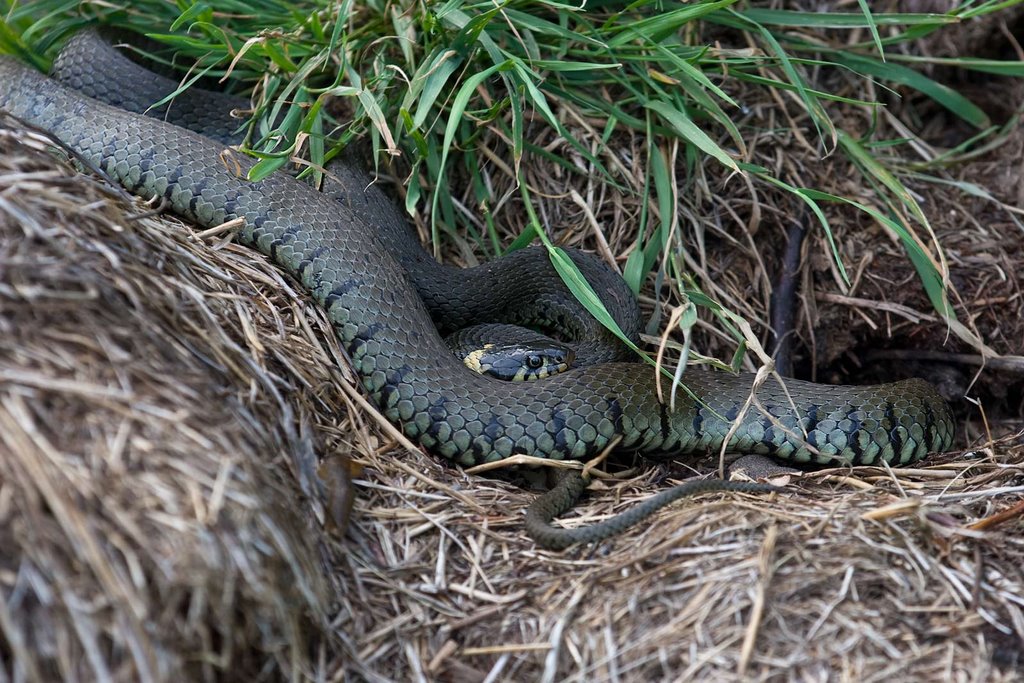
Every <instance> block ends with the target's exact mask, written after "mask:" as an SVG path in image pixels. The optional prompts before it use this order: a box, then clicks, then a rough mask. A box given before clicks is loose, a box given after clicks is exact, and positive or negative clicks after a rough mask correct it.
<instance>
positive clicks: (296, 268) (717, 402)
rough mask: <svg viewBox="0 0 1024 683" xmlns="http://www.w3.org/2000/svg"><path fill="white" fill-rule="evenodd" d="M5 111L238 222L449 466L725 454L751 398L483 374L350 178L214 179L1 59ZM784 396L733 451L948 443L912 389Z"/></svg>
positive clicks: (928, 403)
mask: <svg viewBox="0 0 1024 683" xmlns="http://www.w3.org/2000/svg"><path fill="white" fill-rule="evenodd" d="M111 78H115V76H114V75H111ZM0 107H2V108H4V109H6V110H8V111H9V112H11V113H12V114H14V115H16V116H18V117H20V118H22V119H23V120H26V121H28V122H29V123H32V124H34V125H37V126H39V127H41V128H43V129H46V130H48V131H50V132H51V133H52V134H53V135H54V136H55V137H56V138H58V139H59V140H61V142H63V143H64V144H66V145H67V146H68V147H70V148H72V149H74V150H75V151H76V152H77V153H79V154H81V155H82V156H83V157H84V158H85V159H86V160H88V161H89V162H90V163H93V164H95V165H96V166H98V167H101V168H104V169H105V170H106V171H107V172H108V173H109V174H110V176H111V177H113V178H114V179H116V180H117V181H118V182H120V183H121V184H123V185H124V186H125V187H127V188H129V189H130V190H131V191H133V192H135V193H137V194H138V195H140V196H142V197H144V198H149V197H152V196H154V195H158V196H161V197H163V198H164V199H166V200H167V201H168V203H169V205H170V207H171V208H172V209H173V210H174V211H175V212H176V213H178V214H180V215H181V216H183V217H185V218H187V219H189V220H192V221H195V222H196V223H198V224H199V225H201V226H204V227H212V226H214V225H218V224H220V223H222V222H225V221H228V220H232V219H236V218H241V219H243V220H244V227H243V228H242V229H241V231H240V233H239V237H238V239H239V240H240V241H241V242H242V243H244V244H247V245H249V246H252V247H254V248H255V249H257V250H259V251H261V252H263V253H264V254H267V255H269V256H270V257H271V258H272V259H273V260H274V261H275V262H276V263H277V264H278V265H280V266H281V267H282V268H284V269H285V270H287V271H288V272H290V273H291V274H292V275H294V276H295V277H296V278H298V280H299V281H300V282H301V283H302V284H303V285H304V286H305V287H306V288H307V289H308V290H309V291H310V292H311V294H312V295H313V297H314V298H315V300H316V301H317V302H318V303H319V304H320V305H322V306H324V308H325V309H326V310H327V312H328V315H329V317H330V320H331V321H332V324H333V325H334V327H335V329H336V331H337V334H338V335H339V337H340V339H341V341H342V342H343V344H344V346H345V348H346V350H347V352H348V353H349V354H350V356H351V359H352V363H353V366H354V368H355V370H356V372H357V374H358V376H359V378H360V381H361V382H362V385H363V387H364V388H365V390H366V392H367V393H368V395H369V396H370V398H371V400H373V402H374V403H375V404H376V405H378V406H379V407H380V409H381V410H382V412H383V413H384V415H385V416H386V417H387V418H388V419H389V420H390V421H392V422H394V423H395V424H397V425H398V426H399V427H400V428H401V429H402V430H403V431H404V433H405V434H406V435H408V436H409V437H410V438H412V439H414V440H417V441H418V442H419V443H420V444H422V445H423V446H424V447H426V448H427V449H429V450H431V451H433V452H435V453H438V454H440V455H442V456H444V457H446V458H449V459H451V460H454V461H457V462H459V463H462V464H475V463H480V462H485V461H490V460H496V459H500V458H505V457H507V456H509V455H511V454H513V453H529V454H533V455H541V456H546V457H550V458H585V457H589V456H592V455H594V454H596V453H598V452H599V451H600V450H601V449H603V448H604V447H605V446H606V445H607V444H608V443H609V442H611V441H612V439H614V438H616V437H618V436H621V437H622V442H621V447H622V448H625V449H633V450H637V451H640V452H642V453H644V454H648V455H658V454H664V453H666V451H668V452H669V453H670V454H672V455H677V454H685V453H691V452H705V451H707V450H710V449H717V448H718V447H719V446H720V445H721V444H722V441H723V440H724V438H725V437H726V434H727V432H728V431H729V429H730V427H731V424H730V423H729V421H728V420H729V418H730V416H732V417H735V416H736V415H738V413H739V409H740V406H741V405H742V403H743V401H744V400H745V399H746V398H747V396H748V394H749V392H750V390H751V384H752V379H753V376H752V375H726V374H723V373H688V374H687V375H686V382H687V385H688V386H689V388H690V389H691V390H692V391H693V392H694V394H696V395H697V396H698V397H700V398H701V399H702V401H703V403H704V404H703V405H701V404H699V403H697V402H695V401H693V399H692V398H690V397H689V396H686V395H680V396H679V397H678V398H677V407H676V410H675V412H674V413H673V412H669V411H667V410H666V408H665V407H664V406H662V405H660V404H659V403H658V401H657V399H656V392H655V386H654V377H653V374H652V373H650V372H648V371H647V370H646V369H645V368H642V367H638V366H637V365H636V364H634V363H626V362H607V363H599V364H596V365H590V366H588V367H583V368H579V369H575V370H570V371H568V372H565V373H562V374H559V375H556V376H554V377H550V378H547V379H545V380H544V381H541V382H529V383H497V382H494V381H492V380H489V379H487V378H484V377H480V376H478V375H476V374H475V373H473V372H472V371H470V370H469V369H467V368H466V367H464V366H463V365H462V364H461V363H459V362H458V360H457V359H455V358H454V357H453V356H452V354H451V353H450V352H449V351H448V349H447V348H446V346H445V345H444V342H443V340H442V338H441V335H440V334H439V332H438V330H437V329H436V328H435V325H434V323H433V322H432V319H431V312H434V311H435V310H444V309H446V308H447V307H450V306H449V303H450V302H449V297H450V295H451V292H452V291H454V290H455V289H456V287H455V286H454V284H453V283H454V282H455V280H451V281H444V282H442V283H440V285H439V286H437V287H435V288H433V289H430V288H428V291H426V292H424V291H422V290H419V289H418V288H417V287H414V286H413V285H412V284H411V282H410V281H411V280H412V279H414V278H415V272H414V271H415V268H414V267H413V266H411V265H410V263H414V262H416V260H417V259H421V258H422V250H421V249H420V247H419V244H418V243H417V242H416V240H415V237H414V236H413V235H412V233H411V232H410V231H409V230H408V229H407V228H406V226H404V225H395V224H394V223H395V220H394V216H395V210H394V209H393V207H392V208H386V207H385V206H384V205H383V204H381V202H380V201H379V200H377V199H374V197H376V195H373V194H372V193H373V192H377V193H378V194H379V191H378V190H376V189H375V188H373V189H372V190H371V191H367V190H366V185H365V184H363V182H362V181H361V180H360V179H359V178H358V177H355V178H353V177H348V178H343V181H344V182H345V188H344V192H343V194H344V195H345V196H346V198H347V202H346V203H340V202H336V201H334V200H333V199H332V198H330V197H328V196H325V195H324V194H322V193H319V192H317V191H315V190H313V189H312V188H311V187H309V186H308V185H306V184H304V183H302V182H299V181H296V180H294V179H293V178H291V177H289V176H287V175H284V174H275V175H272V176H270V177H268V178H266V179H264V180H262V181H259V182H249V181H247V180H245V179H244V178H240V177H238V176H236V175H235V173H234V172H232V169H228V168H226V167H225V164H224V163H223V161H222V159H221V157H220V153H221V151H222V149H223V147H222V146H220V145H218V144H215V143H213V142H211V140H210V139H209V138H205V137H202V136H200V135H198V134H196V133H193V132H190V131H186V130H183V129H181V128H178V127H177V126H174V125H172V124H170V123H166V122H163V121H158V120H154V119H150V118H145V117H142V116H139V115H136V114H132V113H128V112H125V111H123V110H120V109H117V108H114V107H110V106H106V105H103V104H100V103H98V102H96V101H94V100H91V99H88V98H87V97H84V96H83V95H81V94H79V93H77V92H75V91H72V90H69V89H67V88H65V87H63V86H61V85H59V84H57V83H55V82H54V81H52V80H50V79H49V78H46V77H45V76H43V75H41V74H39V73H37V72H35V71H33V70H31V69H29V68H28V67H25V66H23V65H21V64H20V63H18V62H17V61H15V60H13V59H11V58H8V57H3V58H0ZM233 162H237V164H238V165H239V167H240V168H241V171H242V173H245V172H247V171H248V170H249V169H250V168H251V166H252V162H251V161H250V160H249V159H248V158H246V157H243V156H242V155H238V154H235V155H234V156H233ZM371 195H372V196H371ZM363 199H365V201H362V200H363ZM361 202H362V203H361ZM356 205H359V206H361V208H360V209H358V210H354V209H353V208H352V207H353V206H356ZM520 253H521V252H517V253H516V254H513V255H511V256H510V257H508V258H507V259H505V260H503V262H502V265H500V266H489V264H484V266H481V267H480V269H474V270H477V271H478V275H476V276H478V277H479V278H480V279H479V280H477V281H475V283H474V284H473V285H471V287H470V288H471V289H475V290H483V289H486V288H487V287H485V285H487V284H489V282H490V278H491V277H492V276H491V275H490V273H493V272H494V271H495V270H496V269H498V268H502V269H504V268H509V267H511V266H510V264H512V265H514V264H515V262H516V259H520V260H522V261H526V260H528V257H525V256H521V255H517V254H520ZM531 258H532V257H531ZM574 259H575V257H574ZM584 260H585V259H584ZM585 267H586V264H583V265H581V268H585ZM448 270H449V271H450V270H453V269H448ZM446 272H447V271H446ZM431 277H432V276H431ZM439 277H440V276H439ZM445 277H448V275H445ZM452 277H454V275H453V276H452ZM523 277H524V278H527V279H523V280H521V281H519V282H515V283H513V284H512V285H508V286H509V287H512V288H513V289H514V290H522V289H523V288H525V287H530V286H533V285H532V283H531V281H529V279H528V278H530V277H531V274H530V273H527V274H526V275H524V276H523ZM587 277H588V278H590V273H589V272H587ZM501 286H503V285H495V287H498V288H500V287H501ZM620 289H621V288H620ZM513 293H515V294H517V295H521V292H519V291H515V292H513ZM609 296H611V297H612V298H613V299H614V297H615V295H609ZM606 304H607V301H606ZM467 305H468V306H469V307H470V308H473V306H474V304H473V302H470V303H469V304H467ZM488 305H491V304H488ZM617 314H618V315H624V316H626V317H631V316H634V315H637V314H635V313H632V312H629V311H622V310H620V311H619V312H618V313H617ZM454 315H455V316H456V317H458V316H459V315H462V312H460V311H455V312H454ZM467 315H468V313H467ZM786 388H787V389H788V393H789V396H787V394H786V393H785V392H784V391H783V388H782V387H781V386H779V385H778V383H777V381H776V380H774V379H770V380H769V381H768V382H767V383H766V384H765V385H764V386H762V387H761V388H760V389H759V390H758V397H759V398H760V400H761V402H762V404H764V405H772V406H774V408H773V410H772V411H771V412H772V414H773V415H774V417H775V420H777V422H778V423H779V425H781V427H783V429H779V428H777V427H776V426H775V425H774V424H771V425H770V426H765V422H764V420H763V419H762V417H761V416H760V415H759V414H758V412H757V410H756V409H751V410H749V411H748V412H747V414H746V416H745V417H744V419H743V422H742V423H741V425H740V427H739V429H738V430H737V431H736V432H735V434H734V435H733V436H732V438H731V440H730V442H729V444H728V447H729V449H731V450H733V451H736V452H746V453H760V454H766V455H773V456H776V457H779V458H783V459H788V460H793V461H797V462H812V461H813V462H823V463H834V462H836V461H840V462H849V463H871V462H877V461H879V460H886V461H888V462H891V463H893V464H903V463H907V462H911V461H913V460H916V459H918V458H920V457H922V456H923V455H925V454H926V453H927V452H929V451H933V450H934V451H939V450H945V449H947V448H948V447H949V446H950V444H951V441H952V436H953V422H952V415H951V413H950V411H949V407H948V406H947V405H946V403H945V401H944V400H943V399H942V398H941V397H940V396H939V395H938V393H937V392H936V391H935V389H934V388H933V387H931V386H930V385H929V384H927V383H926V382H923V381H921V380H905V381H901V382H895V383H891V384H883V385H876V386H864V387H848V386H827V385H818V384H811V383H807V382H799V381H796V380H790V381H787V382H786ZM790 396H791V397H792V400H793V402H794V404H795V406H796V410H795V411H794V409H793V408H792V407H791V404H790V399H789V397H790ZM783 406H784V407H783ZM812 408H813V410H812ZM810 413H813V415H814V417H813V418H812V417H811V416H810ZM722 417H725V418H726V419H724V420H723V419H722ZM855 425H856V429H853V428H852V427H853V426H855ZM803 429H806V431H807V438H806V442H805V440H804V439H803V438H801V436H800V433H801V431H802V430H803ZM808 443H813V444H816V446H817V452H815V451H814V450H812V449H810V448H808Z"/></svg>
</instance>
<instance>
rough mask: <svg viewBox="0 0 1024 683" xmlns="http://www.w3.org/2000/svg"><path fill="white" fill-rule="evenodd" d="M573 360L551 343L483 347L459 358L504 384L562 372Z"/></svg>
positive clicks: (566, 349)
mask: <svg viewBox="0 0 1024 683" xmlns="http://www.w3.org/2000/svg"><path fill="white" fill-rule="evenodd" d="M575 360H576V354H575V352H574V351H573V350H572V349H571V348H569V347H568V346H563V345H561V344H558V343H557V342H554V341H551V342H550V343H545V344H541V345H528V344H523V343H518V342H508V343H505V342H501V343H491V344H484V345H483V347H481V348H479V349H474V350H472V351H469V352H468V353H466V354H465V355H464V356H463V357H462V362H463V363H465V364H466V367H468V368H470V369H471V370H473V371H475V372H479V373H480V374H482V375H487V376H488V377H493V378H495V379H500V380H503V381H506V382H530V381H533V380H538V379H544V378H545V377H550V376H551V375H555V374H558V373H560V372H565V371H566V370H568V369H569V368H570V367H572V364H573V362H574V361H575Z"/></svg>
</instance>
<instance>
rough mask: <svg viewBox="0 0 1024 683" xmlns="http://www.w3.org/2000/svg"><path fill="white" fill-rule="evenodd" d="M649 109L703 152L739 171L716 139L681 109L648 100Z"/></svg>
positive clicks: (664, 102) (647, 106)
mask: <svg viewBox="0 0 1024 683" xmlns="http://www.w3.org/2000/svg"><path fill="white" fill-rule="evenodd" d="M644 106H645V107H646V108H647V109H650V110H651V111H653V112H656V113H657V114H658V115H659V116H661V118H662V119H664V120H665V122H666V123H667V124H668V125H669V126H671V128H672V129H673V130H674V131H675V132H676V133H678V134H679V136H680V137H682V138H683V139H684V140H686V141H687V142H689V143H691V144H693V145H694V146H695V147H697V148H698V149H700V150H701V151H702V152H704V153H705V154H707V155H708V156H711V157H713V158H715V159H717V160H718V161H719V162H721V163H722V164H723V165H724V166H726V167H728V168H730V169H732V170H733V171H739V170H740V168H739V166H737V165H736V161H735V160H733V158H732V157H731V156H729V154H728V153H727V152H726V151H725V150H724V149H722V148H721V147H719V146H718V145H717V144H716V143H715V141H714V140H712V139H711V138H709V137H708V135H707V133H705V132H704V131H702V130H701V129H700V128H698V127H697V125H696V124H695V123H694V122H693V121H692V120H691V119H690V117H689V116H687V115H686V113H685V112H683V111H682V110H680V109H676V108H675V107H673V106H672V104H671V103H669V102H666V101H664V100H656V101H653V102H647V103H646V104H645V105H644Z"/></svg>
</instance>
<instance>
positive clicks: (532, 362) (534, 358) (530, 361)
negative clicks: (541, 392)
mask: <svg viewBox="0 0 1024 683" xmlns="http://www.w3.org/2000/svg"><path fill="white" fill-rule="evenodd" d="M526 365H527V366H529V367H530V369H531V370H536V369H537V368H539V367H540V366H542V365H544V359H543V358H541V357H540V356H538V355H536V354H530V355H529V356H527V357H526Z"/></svg>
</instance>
